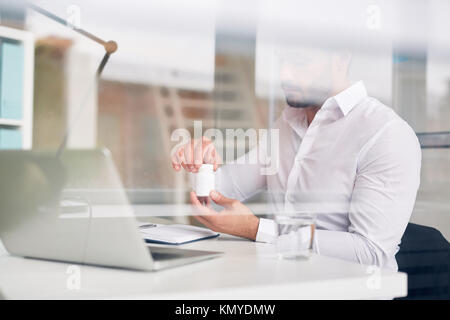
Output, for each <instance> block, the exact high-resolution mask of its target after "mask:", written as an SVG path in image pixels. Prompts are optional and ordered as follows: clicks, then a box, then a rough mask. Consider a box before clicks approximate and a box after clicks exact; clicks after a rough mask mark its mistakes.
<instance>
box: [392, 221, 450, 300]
mask: <svg viewBox="0 0 450 320" xmlns="http://www.w3.org/2000/svg"><path fill="white" fill-rule="evenodd" d="M396 259H397V263H398V269H399V271H403V272H406V273H407V274H408V296H407V297H404V298H399V300H414V299H450V244H449V243H448V241H447V240H446V239H445V238H444V236H443V235H442V234H441V233H440V232H439V231H438V230H436V229H434V228H431V227H425V226H421V225H417V224H414V223H409V224H408V226H407V228H406V231H405V233H404V235H403V237H402V241H401V244H400V250H399V252H398V253H397V255H396Z"/></svg>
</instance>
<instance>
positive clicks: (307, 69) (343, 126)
mask: <svg viewBox="0 0 450 320" xmlns="http://www.w3.org/2000/svg"><path fill="white" fill-rule="evenodd" d="M294 56H295V58H293V59H289V58H288V59H286V61H285V62H284V63H283V67H282V68H281V80H282V88H283V90H284V93H285V96H286V102H287V105H288V106H287V107H286V109H285V110H284V111H283V114H282V116H281V117H280V118H279V119H278V121H277V122H276V124H275V126H274V127H275V128H277V129H279V135H280V140H279V141H280V143H279V153H280V157H279V167H278V170H277V172H276V173H275V174H273V175H263V174H261V170H260V168H261V165H259V164H240V163H239V161H236V162H235V163H230V164H227V165H225V166H222V167H221V168H220V169H218V171H217V178H218V184H217V188H216V189H217V190H218V191H220V193H219V192H218V191H213V192H212V193H211V194H210V196H211V199H212V200H213V201H214V202H216V203H217V204H219V205H221V206H223V207H224V210H223V211H221V212H220V213H219V212H216V211H214V210H213V209H212V208H211V207H210V206H203V205H202V204H201V203H200V202H199V200H198V199H197V197H196V195H195V193H191V202H192V204H193V205H194V206H195V208H196V209H197V210H198V213H199V215H198V216H196V218H197V219H198V220H199V221H200V222H202V223H203V224H204V225H205V226H207V227H209V228H211V229H213V230H215V231H218V232H223V233H229V234H233V235H237V236H241V237H245V238H248V239H252V240H256V241H261V242H273V241H275V239H276V237H277V236H283V234H284V233H286V232H288V231H289V230H277V227H276V224H275V222H274V221H273V220H271V219H263V218H258V217H256V216H255V215H254V214H253V213H252V212H251V210H250V209H249V208H248V207H247V206H245V205H244V204H243V203H242V201H244V200H246V199H248V198H249V197H250V196H252V195H254V194H255V193H256V192H257V191H259V190H261V189H264V188H267V190H268V194H269V196H270V200H271V202H272V204H273V207H274V209H273V210H274V212H305V211H307V212H311V213H316V214H317V218H316V223H315V229H314V228H307V229H305V228H303V229H301V231H299V232H304V233H306V237H305V234H304V235H303V236H302V237H300V238H302V239H314V242H313V243H312V247H313V250H314V251H315V252H316V253H318V254H322V255H327V256H332V257H337V258H342V259H345V260H350V261H355V262H359V263H362V264H366V265H377V266H380V267H386V268H390V269H393V270H396V269H397V263H396V260H395V254H396V253H397V251H398V248H399V247H398V245H399V243H400V240H401V237H402V235H403V232H404V230H405V228H406V226H407V224H408V221H409V219H410V216H411V213H412V209H413V206H414V202H415V197H416V193H417V189H418V186H419V181H420V164H421V152H420V145H419V143H418V140H417V137H416V135H415V133H414V131H413V130H412V129H411V128H410V127H409V125H408V124H407V123H406V122H405V121H403V120H402V119H401V118H400V117H399V116H398V115H397V114H396V113H395V112H394V111H393V110H392V109H390V108H388V107H387V106H385V105H383V104H382V103H381V102H379V101H378V100H376V99H374V98H371V97H369V96H368V95H367V92H366V89H365V86H364V84H363V83H362V82H361V81H360V82H357V83H355V84H353V85H350V83H349V81H348V77H347V74H348V69H349V64H350V56H349V55H348V54H345V53H337V52H333V53H324V52H309V53H304V52H303V53H302V54H298V53H296V54H294ZM256 149H257V148H255V149H254V150H251V151H250V153H252V152H257V151H256ZM202 163H214V164H215V168H218V166H219V164H220V157H219V156H218V154H217V152H216V151H215V149H214V147H213V145H212V143H211V141H210V140H208V139H206V138H204V139H203V140H202V141H192V143H189V144H186V145H185V146H183V147H181V148H179V149H178V150H176V152H175V153H174V155H173V158H172V165H173V168H174V169H175V170H177V171H178V170H180V169H181V168H182V167H183V168H184V169H186V170H187V171H190V172H196V171H197V170H198V168H199V166H200V165H201V164H202ZM313 235H314V236H313Z"/></svg>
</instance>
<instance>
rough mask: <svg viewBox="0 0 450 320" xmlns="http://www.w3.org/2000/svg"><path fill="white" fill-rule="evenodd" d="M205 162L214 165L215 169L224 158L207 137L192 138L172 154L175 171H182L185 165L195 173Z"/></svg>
mask: <svg viewBox="0 0 450 320" xmlns="http://www.w3.org/2000/svg"><path fill="white" fill-rule="evenodd" d="M203 163H208V164H212V165H214V171H216V170H217V168H218V167H219V165H221V164H222V158H221V157H220V155H219V153H218V152H217V151H216V148H215V147H214V144H213V143H212V141H211V140H210V139H208V138H206V137H202V139H201V140H200V139H199V140H191V141H190V142H189V143H187V144H185V145H183V146H181V147H179V148H178V149H177V150H175V152H174V153H173V155H172V167H173V168H174V170H175V171H180V169H181V167H183V168H184V169H185V170H186V171H188V172H194V173H195V172H198V169H199V168H200V166H201V165H202V164H203Z"/></svg>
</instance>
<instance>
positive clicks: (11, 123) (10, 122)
mask: <svg viewBox="0 0 450 320" xmlns="http://www.w3.org/2000/svg"><path fill="white" fill-rule="evenodd" d="M0 126H8V127H21V126H23V121H22V120H14V119H3V118H0Z"/></svg>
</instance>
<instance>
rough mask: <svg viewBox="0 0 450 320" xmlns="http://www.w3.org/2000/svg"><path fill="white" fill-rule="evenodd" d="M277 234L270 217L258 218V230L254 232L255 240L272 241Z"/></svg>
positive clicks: (274, 224)
mask: <svg viewBox="0 0 450 320" xmlns="http://www.w3.org/2000/svg"><path fill="white" fill-rule="evenodd" d="M277 236H278V231H277V226H276V223H275V221H273V220H270V219H263V218H260V219H259V226H258V232H257V233H256V241H258V242H267V243H274V242H275V239H276V238H277Z"/></svg>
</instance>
